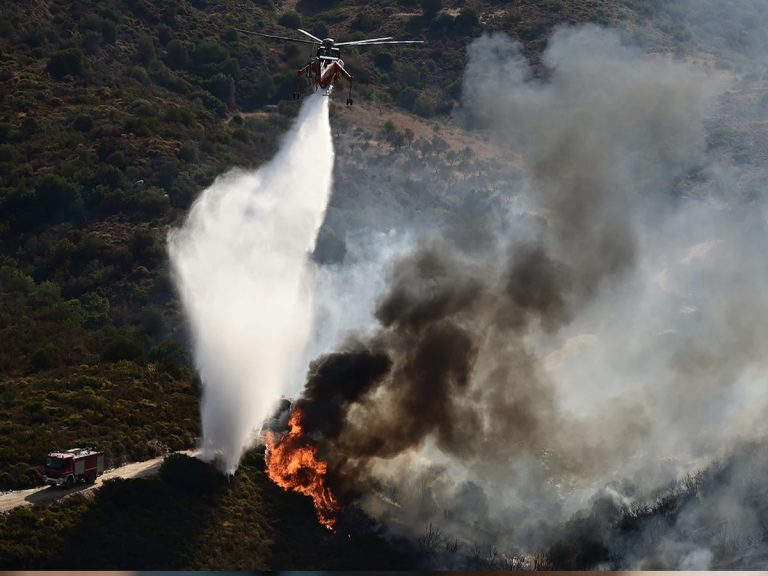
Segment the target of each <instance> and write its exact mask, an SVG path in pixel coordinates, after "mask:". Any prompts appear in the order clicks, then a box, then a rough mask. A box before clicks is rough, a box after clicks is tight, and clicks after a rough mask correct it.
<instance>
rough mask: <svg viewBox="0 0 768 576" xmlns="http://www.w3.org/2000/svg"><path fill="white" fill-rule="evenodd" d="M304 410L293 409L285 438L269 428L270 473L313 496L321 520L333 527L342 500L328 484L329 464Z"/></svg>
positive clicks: (288, 487) (275, 479) (278, 481)
mask: <svg viewBox="0 0 768 576" xmlns="http://www.w3.org/2000/svg"><path fill="white" fill-rule="evenodd" d="M303 418H304V415H303V412H302V410H301V409H300V408H296V409H294V410H293V413H292V414H291V418H290V420H289V421H288V428H289V429H288V432H286V433H285V434H284V435H283V436H282V438H279V434H277V433H275V432H271V431H270V432H267V434H266V443H267V456H266V463H267V475H268V476H269V478H270V480H272V481H273V482H274V483H275V484H277V485H278V486H280V487H281V488H284V489H285V490H293V491H294V492H298V493H300V494H304V495H305V496H309V497H310V498H312V501H313V502H314V504H315V509H316V510H317V519H318V520H319V521H320V523H321V524H322V525H323V526H325V527H326V528H328V529H329V530H333V529H334V526H335V525H336V514H337V513H338V511H339V503H338V501H337V500H336V497H335V496H334V495H333V492H331V489H330V488H329V487H328V485H327V476H328V464H326V463H325V462H323V461H322V460H321V459H320V458H318V456H317V448H316V447H315V446H313V445H312V444H311V443H310V441H309V439H308V438H307V436H306V434H305V432H304V427H303Z"/></svg>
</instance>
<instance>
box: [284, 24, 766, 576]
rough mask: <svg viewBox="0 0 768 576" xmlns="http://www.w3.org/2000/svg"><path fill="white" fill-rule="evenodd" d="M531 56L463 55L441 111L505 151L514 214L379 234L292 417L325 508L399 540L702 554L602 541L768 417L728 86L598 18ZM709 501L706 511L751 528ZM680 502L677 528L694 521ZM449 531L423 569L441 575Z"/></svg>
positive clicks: (671, 535)
mask: <svg viewBox="0 0 768 576" xmlns="http://www.w3.org/2000/svg"><path fill="white" fill-rule="evenodd" d="M542 62H543V63H544V65H545V66H546V67H547V68H548V70H549V73H548V75H547V76H546V77H545V78H535V77H533V75H532V73H531V71H530V70H529V67H528V65H527V63H526V61H525V59H524V58H523V57H522V55H521V52H520V49H519V47H518V46H517V45H516V44H515V43H514V42H512V41H511V40H510V39H508V38H507V37H505V36H503V35H492V36H484V37H482V38H480V39H478V40H476V41H475V42H474V43H473V44H472V45H471V46H470V47H469V59H468V65H467V69H466V71H465V76H464V90H463V98H462V104H461V107H460V109H459V110H458V111H457V116H458V117H459V119H460V120H461V121H462V122H464V123H465V124H467V125H468V126H470V127H472V128H473V129H477V130H482V131H484V132H485V134H487V136H488V140H489V141H491V142H493V143H495V145H496V146H498V147H500V148H501V149H503V150H506V151H508V152H509V154H510V155H511V156H512V155H515V156H519V157H521V158H522V160H523V164H524V170H523V171H522V173H521V174H519V175H518V176H519V177H518V178H517V182H519V183H520V184H519V185H513V184H510V185H509V187H508V189H506V190H505V191H506V192H507V193H508V194H509V195H510V196H512V195H514V196H515V197H516V199H517V202H516V203H515V210H514V211H513V210H511V209H507V208H504V207H503V206H500V207H498V210H499V212H500V214H499V213H496V214H493V215H490V216H489V218H488V219H487V220H486V222H485V223H486V229H485V230H484V231H483V232H484V233H485V234H484V237H485V238H487V237H491V238H492V239H491V240H488V241H484V242H483V243H480V244H473V245H471V246H467V245H465V244H463V243H462V241H461V240H460V239H461V238H468V237H473V234H467V233H465V232H466V231H461V233H457V232H456V231H455V230H454V229H451V228H445V229H444V230H443V231H442V233H435V232H432V233H430V234H429V236H428V237H426V238H423V239H422V240H421V241H419V242H416V243H415V247H414V248H413V249H412V250H409V251H407V253H405V254H402V251H397V250H395V251H393V250H392V249H391V246H390V243H388V242H387V241H386V239H382V240H381V252H382V253H387V254H392V256H391V257H389V258H388V259H386V264H385V265H384V266H382V273H381V274H380V277H379V278H383V279H384V282H383V283H380V282H379V278H377V279H376V281H375V283H376V284H377V285H380V291H379V294H378V298H376V299H371V298H369V297H366V298H362V299H361V300H360V303H361V305H370V306H371V309H370V311H369V314H365V313H361V312H359V311H355V313H354V315H355V317H357V318H360V319H361V323H360V326H358V327H357V329H355V327H349V326H347V325H345V327H347V328H350V329H349V330H348V333H347V337H346V338H340V337H339V334H338V331H337V332H335V333H334V338H333V342H334V343H335V351H333V352H331V353H327V354H325V355H321V356H319V357H317V358H316V359H315V360H314V361H312V363H311V365H310V369H309V374H308V378H307V383H306V387H305V391H304V393H303V395H302V398H301V399H300V400H299V401H298V403H299V405H301V407H302V413H303V414H304V417H305V419H304V424H305V426H306V430H307V432H308V434H309V435H310V437H312V438H313V440H314V441H315V442H316V443H317V445H318V447H319V450H320V455H321V456H322V457H323V458H324V459H325V460H327V461H328V463H329V470H330V471H331V473H332V474H331V476H332V482H334V483H335V486H333V488H334V489H335V491H336V492H337V493H338V494H339V495H340V497H341V498H342V500H344V501H346V502H347V503H348V502H350V501H353V500H354V501H355V502H357V503H359V505H361V506H362V507H363V508H364V509H365V510H367V511H368V512H369V513H370V514H372V515H374V516H376V517H377V518H379V519H380V520H382V521H383V522H385V523H386V524H387V525H388V526H390V527H391V528H392V529H393V530H396V531H399V532H404V533H407V534H411V535H413V536H418V535H419V534H421V533H422V531H423V530H424V529H425V527H426V526H428V525H429V523H432V524H433V525H434V526H439V527H440V530H441V531H442V534H443V535H446V536H455V537H457V538H458V540H457V542H458V543H459V544H460V546H459V547H463V550H464V557H465V558H470V559H473V558H474V561H475V564H474V565H475V566H481V565H497V564H493V562H491V559H493V558H496V559H498V558H499V557H500V556H499V550H500V549H503V550H504V554H505V558H508V559H510V563H509V564H508V565H507V566H508V567H523V566H525V565H524V564H515V563H514V562H513V561H512V560H511V559H514V558H519V557H522V556H524V555H526V554H532V553H535V552H537V551H542V550H555V551H557V550H558V548H557V546H559V544H558V543H561V542H563V541H566V542H568V541H570V542H574V543H576V544H574V545H575V546H578V545H581V544H583V550H589V549H591V550H598V551H599V553H595V554H594V555H592V556H589V555H586V556H584V555H582V556H578V555H577V556H573V555H570V556H569V554H570V552H569V551H568V550H565V549H563V547H562V546H560V548H559V550H560V551H561V552H562V554H561V555H560V556H558V555H557V554H556V553H555V552H553V557H555V558H558V559H559V561H560V562H561V564H562V565H569V566H572V567H594V566H598V565H601V564H600V562H608V560H611V562H613V564H610V563H608V564H602V565H611V566H614V567H619V568H624V567H636V566H642V565H647V566H659V567H666V568H676V567H678V568H683V567H699V566H706V565H711V564H712V563H713V562H714V561H715V558H716V557H717V554H718V552H717V550H713V549H711V548H710V547H708V542H710V540H708V539H706V538H699V537H695V536H691V534H690V533H689V532H685V531H684V530H679V531H678V530H675V529H673V528H672V529H670V530H669V531H665V532H663V533H658V534H655V535H650V533H645V532H643V533H644V534H646V536H647V537H648V538H651V539H654V538H655V539H656V540H655V541H654V544H653V545H648V546H645V547H644V548H643V547H640V546H639V544H638V542H640V541H643V542H646V540H642V539H641V540H638V541H634V540H631V539H630V541H629V543H628V542H627V541H626V540H621V539H617V538H614V537H612V536H610V533H611V531H612V530H614V528H615V527H616V525H617V523H618V522H619V521H620V520H621V519H622V518H623V517H625V515H626V514H630V513H632V514H636V510H637V508H634V506H636V505H637V504H638V502H640V501H641V500H642V498H643V495H648V494H650V495H653V494H659V493H660V492H659V490H661V489H662V488H663V487H665V486H669V485H670V483H674V481H675V480H676V479H678V478H680V477H682V476H684V475H685V474H686V473H688V472H691V471H693V470H699V469H702V468H703V467H706V466H708V465H710V464H711V463H712V462H713V461H715V460H716V459H717V458H718V457H720V456H722V455H723V454H724V453H725V454H727V453H729V451H731V450H733V449H734V447H735V446H737V445H739V443H741V442H743V441H745V440H750V439H754V438H759V437H761V435H763V434H765V433H766V431H767V430H766V425H765V424H764V423H763V422H762V420H761V418H760V417H759V415H760V414H763V413H764V410H765V409H766V408H768V397H766V395H765V394H764V392H763V388H764V387H763V386H761V385H760V377H759V376H758V375H759V374H760V373H761V371H763V370H764V369H765V368H766V366H765V364H766V361H765V360H764V358H763V356H764V355H763V354H761V350H764V349H765V345H766V344H768V328H766V327H765V326H763V325H762V324H764V323H761V322H759V321H757V320H756V319H759V318H762V317H763V316H764V315H765V314H766V313H767V312H768V298H767V297H766V296H765V295H764V289H762V288H761V286H765V285H766V282H768V266H766V264H765V261H764V260H765V259H764V258H762V257H761V256H760V250H759V248H758V247H759V246H764V245H765V242H766V240H767V239H768V238H766V229H765V208H764V206H763V205H762V204H758V205H755V204H754V203H753V202H754V201H755V200H754V199H753V200H750V201H744V199H743V198H742V197H740V195H739V194H738V193H737V189H738V186H737V182H738V181H739V179H741V178H743V175H744V174H743V171H741V170H740V169H739V168H738V167H736V166H734V165H732V164H731V163H730V162H729V160H728V159H727V158H722V157H716V154H717V152H718V151H717V150H715V149H713V148H712V146H711V141H710V139H709V136H710V134H709V132H708V128H709V126H710V124H711V122H712V121H713V118H717V115H718V114H719V113H720V109H719V106H720V101H719V97H720V95H721V94H722V93H723V92H724V90H725V89H726V88H727V87H728V82H727V80H726V77H725V76H724V75H722V74H720V73H717V72H712V71H707V70H705V69H701V68H698V67H696V66H694V65H693V64H690V63H686V62H683V61H679V60H674V59H671V58H667V57H662V56H650V55H646V54H644V53H643V52H642V50H640V49H638V48H635V47H630V46H627V45H625V44H623V43H622V42H621V41H620V40H619V38H618V36H617V35H616V34H614V33H613V32H611V31H608V30H604V29H600V28H597V27H592V26H587V27H580V28H575V29H574V28H569V29H562V30H559V31H557V32H556V33H555V34H554V35H553V37H552V38H551V41H550V44H549V47H548V48H547V50H546V52H545V53H544V55H543V57H542ZM713 187H715V188H717V191H716V194H713V190H712V189H713ZM732 191H733V193H732V194H731V192H732ZM497 222H498V224H497ZM481 225H482V223H481ZM352 249H354V247H352ZM355 267H356V264H354V263H348V264H347V267H346V269H344V270H337V271H338V273H339V274H345V275H347V276H350V277H354V276H355V274H354V268H355ZM326 313H328V314H330V315H331V316H332V315H333V314H342V311H341V310H338V311H335V312H334V311H333V310H330V311H329V309H328V308H326ZM343 313H344V314H347V313H349V310H348V309H346V310H344V311H343ZM328 324H329V325H333V326H339V325H341V324H343V322H333V321H329V322H328ZM320 340H322V339H320ZM713 482H715V480H713ZM712 490H713V493H714V492H715V489H714V488H712ZM721 492H722V494H724V496H723V498H722V499H720V498H719V496H718V497H717V498H715V496H713V501H715V500H717V501H718V502H721V501H722V502H724V503H728V505H729V506H730V508H728V510H727V513H726V512H725V510H726V504H722V505H721V506H720V508H719V510H721V511H722V512H721V518H722V517H725V516H727V517H728V518H729V519H730V521H732V522H733V523H734V525H739V526H742V525H744V526H746V525H749V526H752V525H754V522H753V521H752V520H749V521H747V520H745V519H744V518H747V516H742V513H743V514H746V513H747V509H748V506H747V505H746V504H743V503H738V504H736V503H734V502H735V499H734V498H733V497H732V496H733V494H734V493H738V494H740V492H738V491H734V490H730V489H723V490H722V491H720V492H717V494H720V493H721ZM729 498H730V499H729ZM685 510H686V512H685V513H684V514H681V515H680V525H681V526H682V525H684V524H685V523H686V522H688V521H689V520H686V519H687V518H693V517H695V514H702V513H703V512H702V511H701V509H696V510H694V509H693V508H685ZM633 511H634V512H633ZM710 516H711V515H710ZM712 522H714V520H712ZM650 524H653V523H652V522H649V525H650ZM752 533H754V531H753V532H752ZM580 535H586V537H582V536H580ZM423 541H431V539H430V538H426V539H423ZM445 542H446V545H445V546H444V547H443V546H442V544H440V547H439V548H440V549H439V550H438V552H440V554H439V556H440V558H439V560H437V561H436V562H437V563H438V564H440V565H442V566H446V567H459V565H457V564H455V563H454V562H455V560H452V559H451V558H450V557H449V556H450V555H449V554H448V550H449V549H454V550H455V549H456V548H457V547H455V546H454V547H451V546H449V545H448V544H447V542H448V540H446V541H445ZM590 546H592V548H590ZM633 547H634V549H635V550H636V552H634V553H633V554H629V553H627V550H631V549H633ZM583 550H582V552H583ZM641 550H644V551H646V552H647V553H648V555H647V556H642V552H640V551H641ZM433 552H434V550H433ZM574 558H576V559H575V560H574ZM654 558H656V559H660V560H658V562H657V561H655V560H653V559H654ZM483 562H485V564H483ZM461 566H462V567H463V566H464V565H461Z"/></svg>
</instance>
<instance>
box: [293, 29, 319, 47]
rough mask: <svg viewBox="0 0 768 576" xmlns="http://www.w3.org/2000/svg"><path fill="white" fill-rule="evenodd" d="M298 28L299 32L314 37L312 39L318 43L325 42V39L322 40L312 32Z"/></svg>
mask: <svg viewBox="0 0 768 576" xmlns="http://www.w3.org/2000/svg"><path fill="white" fill-rule="evenodd" d="M296 30H298V31H299V32H301V33H302V34H306V35H307V36H309V37H310V38H312V40H314V41H315V42H318V43H320V44H322V43H323V41H322V40H320V38H318V37H317V36H313V35H312V34H310V33H309V32H307V31H306V30H302V29H301V28H297V29H296Z"/></svg>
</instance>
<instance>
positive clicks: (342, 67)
mask: <svg viewBox="0 0 768 576" xmlns="http://www.w3.org/2000/svg"><path fill="white" fill-rule="evenodd" d="M336 66H338V67H339V68H341V71H342V72H344V76H346V77H347V78H348V79H351V78H352V74H350V73H349V72H347V69H346V68H344V66H342V65H341V64H339V62H338V61H337V62H336Z"/></svg>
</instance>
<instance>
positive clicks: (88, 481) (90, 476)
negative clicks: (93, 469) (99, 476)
mask: <svg viewBox="0 0 768 576" xmlns="http://www.w3.org/2000/svg"><path fill="white" fill-rule="evenodd" d="M94 482H96V474H88V476H86V477H85V483H86V484H93V483H94Z"/></svg>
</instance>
